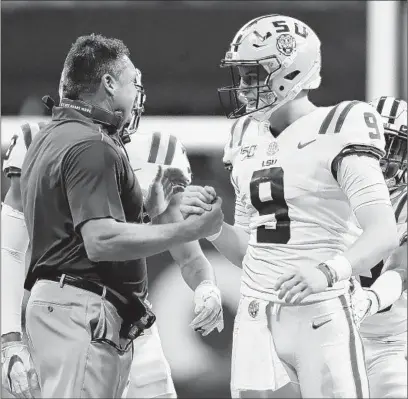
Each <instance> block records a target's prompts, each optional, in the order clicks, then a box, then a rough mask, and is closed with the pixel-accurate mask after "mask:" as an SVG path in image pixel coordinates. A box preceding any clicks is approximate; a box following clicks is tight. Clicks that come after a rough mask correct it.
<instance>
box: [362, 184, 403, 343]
mask: <svg viewBox="0 0 408 399" xmlns="http://www.w3.org/2000/svg"><path fill="white" fill-rule="evenodd" d="M391 203H392V205H393V207H394V211H395V217H396V220H397V226H398V233H399V235H400V239H403V238H404V237H406V235H407V187H406V186H405V185H404V186H401V187H399V188H398V189H397V190H395V191H394V192H392V193H391ZM405 266H406V265H405ZM383 267H384V262H380V263H379V264H378V265H376V266H375V267H373V268H372V269H371V276H360V282H361V285H362V286H363V287H366V288H368V287H370V286H371V285H372V284H374V282H375V280H377V278H378V277H379V276H380V275H381V274H382V273H383V272H384V271H385V270H383ZM360 331H361V334H362V335H363V336H364V337H368V338H382V337H389V336H393V335H397V334H402V333H404V332H406V331H407V291H406V290H405V291H404V292H403V293H402V295H401V296H400V298H399V299H398V300H397V301H396V302H395V303H394V304H393V305H391V306H390V307H388V308H385V309H383V310H382V311H380V312H379V313H376V314H375V315H373V316H371V317H367V318H366V319H365V320H364V321H363V323H361V327H360Z"/></svg>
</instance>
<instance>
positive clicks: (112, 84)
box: [101, 73, 118, 96]
mask: <svg viewBox="0 0 408 399" xmlns="http://www.w3.org/2000/svg"><path fill="white" fill-rule="evenodd" d="M101 85H102V86H103V88H104V90H105V91H106V92H107V93H108V94H109V95H110V96H113V95H114V93H115V91H116V89H117V85H118V81H117V80H116V79H115V78H114V77H113V76H112V75H110V74H109V73H105V75H103V76H102V80H101Z"/></svg>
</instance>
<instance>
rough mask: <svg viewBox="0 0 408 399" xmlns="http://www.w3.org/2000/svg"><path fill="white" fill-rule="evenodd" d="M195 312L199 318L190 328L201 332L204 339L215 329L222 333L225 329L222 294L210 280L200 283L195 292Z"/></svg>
mask: <svg viewBox="0 0 408 399" xmlns="http://www.w3.org/2000/svg"><path fill="white" fill-rule="evenodd" d="M194 304H195V308H194V312H195V314H196V315H197V317H196V318H195V319H194V320H193V321H192V322H191V324H190V327H191V328H193V329H194V331H198V332H200V333H201V334H202V335H203V336H204V337H205V336H206V335H208V334H210V332H211V331H213V330H214V329H215V328H216V329H217V330H218V332H221V331H222V330H223V328H224V315H223V312H222V304H221V293H220V290H219V289H218V287H217V286H216V285H215V284H214V283H213V282H212V281H210V280H205V281H202V282H201V283H200V285H199V286H198V287H197V288H196V290H195V292H194Z"/></svg>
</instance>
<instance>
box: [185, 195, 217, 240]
mask: <svg viewBox="0 0 408 399" xmlns="http://www.w3.org/2000/svg"><path fill="white" fill-rule="evenodd" d="M221 204H222V199H221V198H220V197H217V198H216V199H215V200H214V202H213V203H212V204H211V210H210V211H206V212H204V213H203V214H202V215H191V216H190V217H189V218H188V219H187V220H188V221H191V222H192V223H194V225H195V226H196V228H195V231H196V233H197V234H198V237H199V238H205V237H208V236H211V235H213V234H216V233H218V232H219V231H220V230H221V227H222V223H223V222H224V214H223V212H222V209H221Z"/></svg>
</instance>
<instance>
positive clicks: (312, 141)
mask: <svg viewBox="0 0 408 399" xmlns="http://www.w3.org/2000/svg"><path fill="white" fill-rule="evenodd" d="M384 146H385V140H384V129H383V125H382V122H381V117H380V115H379V114H378V113H377V112H376V111H375V110H373V108H372V107H371V106H369V105H368V104H366V103H362V102H359V101H352V102H348V101H346V102H342V103H340V104H338V105H336V106H334V107H320V108H317V109H316V110H315V111H313V112H312V113H310V114H308V115H306V116H304V117H302V118H300V119H298V120H297V121H296V122H294V123H293V124H291V125H290V126H289V127H287V128H286V129H285V131H283V132H282V133H281V134H280V135H279V136H278V137H277V138H274V137H273V136H272V134H271V133H270V130H269V124H268V123H260V124H259V131H258V135H257V137H256V138H255V139H251V140H249V141H247V140H245V136H244V138H243V140H242V145H241V148H248V151H244V152H242V153H241V152H239V153H236V156H235V158H234V159H233V169H232V174H231V179H232V182H233V184H234V186H235V189H236V195H237V198H236V201H237V204H239V206H240V209H242V210H243V211H244V213H245V215H246V221H245V220H244V218H242V219H241V220H240V222H239V224H240V225H241V226H242V227H245V226H244V224H245V223H246V228H247V229H248V230H250V239H249V244H248V250H247V253H246V255H245V258H244V261H243V276H242V282H241V291H242V293H243V294H244V295H248V296H252V297H258V298H261V299H266V300H272V301H275V302H281V301H280V300H279V299H278V298H277V296H276V292H275V291H274V290H273V288H272V287H273V286H274V284H275V282H276V280H277V279H278V277H279V276H281V275H282V274H283V273H286V272H288V271H291V270H296V269H299V268H313V267H316V266H317V265H318V264H319V263H321V262H324V261H326V260H328V259H331V258H333V257H334V256H335V255H337V254H341V253H342V252H344V251H345V250H346V248H347V245H348V240H347V231H348V221H349V219H350V218H351V215H352V208H351V206H350V203H349V201H348V199H347V197H346V195H345V194H344V192H343V191H342V189H341V188H340V186H339V184H338V182H337V180H336V178H335V176H334V172H333V171H332V163H333V161H334V159H335V158H336V157H337V155H339V153H340V152H342V150H343V149H345V148H347V149H348V151H350V152H353V153H354V152H355V153H365V154H369V155H372V156H374V157H376V158H378V159H379V158H381V157H382V156H384ZM346 289H348V282H339V283H337V284H336V285H335V286H334V287H332V288H328V289H327V290H326V291H325V292H324V293H320V294H316V295H311V296H309V297H308V298H307V300H306V301H305V303H306V302H309V301H314V300H316V299H318V300H322V299H327V298H331V297H335V296H338V295H340V294H342V293H344V292H345V290H346Z"/></svg>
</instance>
